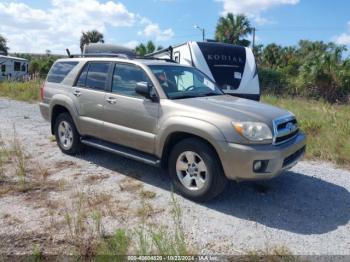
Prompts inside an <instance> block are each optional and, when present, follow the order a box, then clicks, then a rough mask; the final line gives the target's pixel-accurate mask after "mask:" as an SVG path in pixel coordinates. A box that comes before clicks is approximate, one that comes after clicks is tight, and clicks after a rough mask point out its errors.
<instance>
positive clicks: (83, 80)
mask: <svg viewBox="0 0 350 262" xmlns="http://www.w3.org/2000/svg"><path fill="white" fill-rule="evenodd" d="M88 69H89V64H86V65H85V66H84V69H83V71H81V73H80V76H79V78H78V81H77V84H76V85H77V86H81V87H85V84H86V76H87V72H88Z"/></svg>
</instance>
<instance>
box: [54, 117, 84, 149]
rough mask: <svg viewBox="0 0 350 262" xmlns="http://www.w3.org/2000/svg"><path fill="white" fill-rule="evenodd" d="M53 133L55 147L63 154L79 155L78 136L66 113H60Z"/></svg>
mask: <svg viewBox="0 0 350 262" xmlns="http://www.w3.org/2000/svg"><path fill="white" fill-rule="evenodd" d="M54 131H55V136H56V141H57V145H58V146H59V148H60V149H61V151H62V152H63V153H65V154H68V155H74V154H77V153H79V151H80V147H81V144H80V135H79V133H78V131H77V129H76V127H75V124H74V122H73V119H72V117H71V116H70V115H69V114H68V113H62V114H60V115H59V116H58V117H57V118H56V122H55V129H54Z"/></svg>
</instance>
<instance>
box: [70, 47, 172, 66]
mask: <svg viewBox="0 0 350 262" xmlns="http://www.w3.org/2000/svg"><path fill="white" fill-rule="evenodd" d="M66 52H67V55H68V57H69V58H77V57H81V58H82V57H115V58H123V59H144V60H159V61H165V62H170V63H176V61H174V60H173V59H169V58H159V57H152V56H133V57H130V56H128V55H126V54H116V53H87V54H71V53H70V52H69V50H68V49H66Z"/></svg>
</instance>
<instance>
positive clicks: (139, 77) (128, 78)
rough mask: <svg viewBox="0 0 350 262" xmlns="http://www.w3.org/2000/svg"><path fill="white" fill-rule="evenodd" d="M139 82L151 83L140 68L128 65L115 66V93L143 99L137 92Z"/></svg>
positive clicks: (113, 84) (113, 87)
mask: <svg viewBox="0 0 350 262" xmlns="http://www.w3.org/2000/svg"><path fill="white" fill-rule="evenodd" d="M138 82H148V83H149V82H150V81H149V80H148V77H147V75H146V73H145V72H144V71H143V70H142V69H141V68H140V67H138V66H134V65H128V64H116V65H115V68H114V73H113V83H112V92H113V93H118V94H122V95H127V96H137V97H141V96H140V95H139V94H137V93H136V92H135V88H136V84H137V83H138Z"/></svg>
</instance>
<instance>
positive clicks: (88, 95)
mask: <svg viewBox="0 0 350 262" xmlns="http://www.w3.org/2000/svg"><path fill="white" fill-rule="evenodd" d="M110 70H111V63H110V62H88V63H87V64H86V65H85V66H84V67H83V69H82V71H81V73H80V75H79V77H78V79H77V81H76V83H75V86H74V87H73V95H74V97H75V105H76V106H77V111H78V114H79V129H80V132H81V133H82V135H89V136H94V137H98V138H102V135H101V132H102V127H103V113H104V111H103V106H104V101H105V95H106V88H107V86H108V84H109V81H110V79H109V77H108V76H109V75H110Z"/></svg>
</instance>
